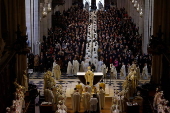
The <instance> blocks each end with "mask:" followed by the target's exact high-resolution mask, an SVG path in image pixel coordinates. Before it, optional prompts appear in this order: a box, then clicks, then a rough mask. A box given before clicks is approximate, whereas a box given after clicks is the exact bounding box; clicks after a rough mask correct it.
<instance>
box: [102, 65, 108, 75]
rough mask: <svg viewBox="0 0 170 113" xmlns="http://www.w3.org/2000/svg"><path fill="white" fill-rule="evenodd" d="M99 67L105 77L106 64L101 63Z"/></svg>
mask: <svg viewBox="0 0 170 113" xmlns="http://www.w3.org/2000/svg"><path fill="white" fill-rule="evenodd" d="M101 68H102V72H103V76H104V77H106V73H107V68H106V65H105V64H103V65H102V67H101Z"/></svg>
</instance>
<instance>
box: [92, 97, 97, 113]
mask: <svg viewBox="0 0 170 113" xmlns="http://www.w3.org/2000/svg"><path fill="white" fill-rule="evenodd" d="M97 103H98V100H97V98H91V99H90V107H91V111H96V110H97Z"/></svg>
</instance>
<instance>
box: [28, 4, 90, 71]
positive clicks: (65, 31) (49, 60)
mask: <svg viewBox="0 0 170 113" xmlns="http://www.w3.org/2000/svg"><path fill="white" fill-rule="evenodd" d="M62 18H63V20H62V23H61V25H62V26H61V25H60V26H55V28H53V29H49V30H48V36H47V37H46V36H43V42H42V43H41V54H40V55H39V56H38V55H33V54H30V55H29V56H28V61H29V64H28V65H29V67H30V68H34V70H35V71H36V70H39V71H40V72H44V71H45V70H48V69H51V67H52V64H53V61H54V59H55V60H56V61H57V63H58V64H59V65H60V68H61V71H64V72H66V69H67V64H68V61H71V62H72V61H73V59H77V60H78V61H79V62H81V61H82V60H83V57H84V56H85V48H86V39H87V26H88V24H89V23H88V19H89V13H88V12H87V11H86V10H83V9H82V8H81V7H80V6H74V7H71V8H69V9H68V10H67V11H64V12H63V14H62ZM37 60H38V62H37ZM36 62H37V65H38V67H39V69H37V65H35V64H36Z"/></svg>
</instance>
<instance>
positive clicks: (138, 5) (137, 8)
mask: <svg viewBox="0 0 170 113" xmlns="http://www.w3.org/2000/svg"><path fill="white" fill-rule="evenodd" d="M136 10H137V12H139V4H138V7H137V8H136Z"/></svg>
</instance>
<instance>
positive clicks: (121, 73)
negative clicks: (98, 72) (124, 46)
mask: <svg viewBox="0 0 170 113" xmlns="http://www.w3.org/2000/svg"><path fill="white" fill-rule="evenodd" d="M120 77H126V68H125V65H124V63H123V62H122V67H121V69H120Z"/></svg>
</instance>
